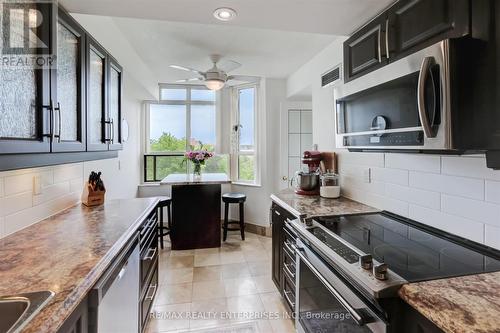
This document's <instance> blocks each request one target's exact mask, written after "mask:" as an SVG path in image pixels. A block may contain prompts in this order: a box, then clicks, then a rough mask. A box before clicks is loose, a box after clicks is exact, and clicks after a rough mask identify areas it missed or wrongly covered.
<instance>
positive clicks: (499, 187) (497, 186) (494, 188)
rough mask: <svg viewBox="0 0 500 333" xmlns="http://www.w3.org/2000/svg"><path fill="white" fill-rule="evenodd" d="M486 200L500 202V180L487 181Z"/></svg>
mask: <svg viewBox="0 0 500 333" xmlns="http://www.w3.org/2000/svg"><path fill="white" fill-rule="evenodd" d="M486 201H489V202H494V203H497V204H500V182H494V181H491V180H487V181H486Z"/></svg>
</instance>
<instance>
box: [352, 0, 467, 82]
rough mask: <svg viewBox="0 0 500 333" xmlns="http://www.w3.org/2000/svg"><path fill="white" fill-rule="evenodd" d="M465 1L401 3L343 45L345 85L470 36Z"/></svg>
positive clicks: (410, 0) (378, 17)
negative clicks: (442, 43) (445, 42)
mask: <svg viewBox="0 0 500 333" xmlns="http://www.w3.org/2000/svg"><path fill="white" fill-rule="evenodd" d="M469 16H470V8H469V1H468V0H400V1H398V2H396V3H395V4H394V5H393V6H391V7H390V8H389V9H387V10H386V11H384V12H383V13H381V14H380V15H379V16H377V17H376V18H375V19H374V20H373V21H371V22H370V23H368V24H367V25H365V26H364V27H362V28H361V29H359V30H358V31H357V32H355V33H354V34H353V35H352V36H351V37H350V38H349V39H347V40H346V41H345V42H344V82H349V81H351V80H354V79H356V78H358V77H360V76H363V75H365V74H367V73H369V72H371V71H374V70H376V69H378V68H380V67H383V66H385V65H386V64H388V63H389V62H392V61H396V60H399V59H401V58H403V57H405V56H407V55H409V54H411V53H413V52H416V51H418V50H421V49H423V48H425V47H427V46H430V45H432V44H434V43H437V42H439V41H441V40H444V39H448V38H457V37H461V36H465V35H467V34H469V33H470V20H469Z"/></svg>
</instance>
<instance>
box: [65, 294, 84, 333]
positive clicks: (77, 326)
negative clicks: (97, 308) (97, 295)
mask: <svg viewBox="0 0 500 333" xmlns="http://www.w3.org/2000/svg"><path fill="white" fill-rule="evenodd" d="M88 317H89V308H88V300H87V298H85V299H84V300H83V301H82V302H81V303H80V304H79V305H78V307H77V308H76V309H75V310H74V311H73V313H72V314H71V315H70V316H69V318H68V319H67V320H66V321H65V322H64V324H63V325H62V326H61V328H60V329H59V331H58V333H87V332H88V327H89V319H88Z"/></svg>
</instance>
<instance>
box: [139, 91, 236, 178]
mask: <svg viewBox="0 0 500 333" xmlns="http://www.w3.org/2000/svg"><path fill="white" fill-rule="evenodd" d="M216 104H217V96H216V93H215V92H214V91H211V90H207V89H206V88H205V87H201V86H188V85H160V101H159V102H148V103H146V143H145V145H146V147H145V150H146V154H145V157H144V170H145V171H144V180H145V181H146V182H156V181H160V180H162V179H163V178H164V177H166V176H168V175H169V174H171V173H186V172H191V170H190V167H191V165H190V163H183V155H184V152H186V151H187V150H191V149H199V148H200V147H202V146H203V148H205V149H207V150H209V151H215V148H216V147H215V146H216V142H217V111H216V109H217V108H216ZM203 172H206V173H211V172H223V173H227V174H229V158H228V156H227V155H216V156H215V157H214V158H212V159H210V160H208V161H207V164H206V166H205V168H204V170H203Z"/></svg>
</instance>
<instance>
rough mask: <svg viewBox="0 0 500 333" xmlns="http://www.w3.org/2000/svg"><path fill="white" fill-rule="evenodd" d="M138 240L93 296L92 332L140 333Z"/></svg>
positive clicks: (119, 260)
mask: <svg viewBox="0 0 500 333" xmlns="http://www.w3.org/2000/svg"><path fill="white" fill-rule="evenodd" d="M139 253H140V251H139V244H138V242H137V239H136V240H134V241H133V242H132V243H131V244H129V245H128V246H127V247H126V248H125V249H124V250H123V251H122V253H121V254H120V255H118V257H117V259H116V260H115V263H114V264H113V265H112V266H111V267H110V268H109V269H108V270H107V271H106V273H105V274H104V275H103V277H102V278H101V279H100V280H99V281H98V282H97V283H96V285H95V286H94V288H93V289H92V291H91V293H90V325H89V328H90V332H94V333H118V332H120V333H129V332H130V333H137V332H138V331H139V283H140V268H139V264H140V263H139V262H140V255H139Z"/></svg>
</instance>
